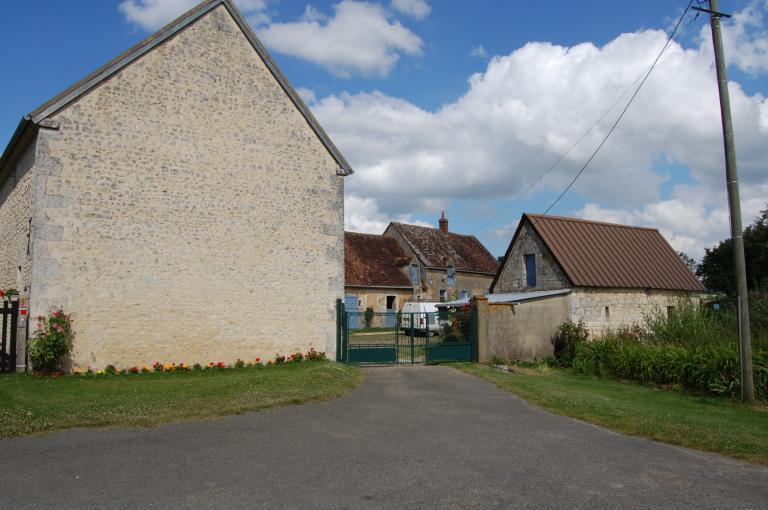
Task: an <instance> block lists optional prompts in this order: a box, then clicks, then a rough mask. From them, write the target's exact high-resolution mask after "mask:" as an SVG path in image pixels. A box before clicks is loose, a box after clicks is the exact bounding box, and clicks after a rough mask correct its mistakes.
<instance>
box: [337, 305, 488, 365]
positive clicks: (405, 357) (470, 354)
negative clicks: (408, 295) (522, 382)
mask: <svg viewBox="0 0 768 510" xmlns="http://www.w3.org/2000/svg"><path fill="white" fill-rule="evenodd" d="M336 318H337V331H336V333H337V335H336V336H337V341H336V359H337V361H342V362H344V363H356V364H357V363H370V364H416V363H440V362H446V361H474V360H476V359H477V355H476V352H477V334H476V330H477V327H476V326H477V316H476V309H475V308H473V307H469V306H466V307H461V308H456V309H445V310H442V311H440V312H437V313H401V312H386V313H374V312H371V311H370V310H369V311H367V312H360V311H348V310H346V308H345V306H344V303H342V302H341V300H339V301H338V302H337V316H336Z"/></svg>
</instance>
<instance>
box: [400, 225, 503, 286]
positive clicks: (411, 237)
mask: <svg viewBox="0 0 768 510" xmlns="http://www.w3.org/2000/svg"><path fill="white" fill-rule="evenodd" d="M390 225H391V226H392V227H393V228H395V229H396V230H397V231H398V232H399V233H400V235H402V236H403V239H405V241H406V242H407V243H408V244H409V245H410V246H411V248H412V249H413V251H414V252H415V253H416V256H417V257H419V260H421V262H422V263H423V264H425V265H426V266H429V267H446V266H447V265H448V263H449V261H450V260H453V267H454V268H455V269H456V270H457V271H473V272H477V273H488V274H495V273H496V270H497V269H498V267H499V263H498V261H497V260H496V257H494V256H493V255H491V253H490V252H489V251H488V250H486V249H485V246H483V244H482V243H481V242H480V241H478V240H477V238H476V237H475V236H467V235H461V234H454V233H453V232H448V233H445V232H441V231H440V230H439V229H436V228H429V227H420V226H417V225H407V224H405V223H391V224H390Z"/></svg>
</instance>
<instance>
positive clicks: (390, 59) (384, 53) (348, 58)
mask: <svg viewBox="0 0 768 510" xmlns="http://www.w3.org/2000/svg"><path fill="white" fill-rule="evenodd" d="M259 37H261V38H262V40H263V41H264V42H265V43H266V44H267V45H268V46H269V47H270V48H271V49H273V50H275V51H277V52H280V53H284V54H287V55H292V56H295V57H298V58H302V59H304V60H308V61H310V62H314V63H316V64H319V65H321V66H323V67H325V68H326V69H328V70H329V71H330V72H331V73H333V74H335V75H337V76H344V77H346V76H350V75H352V74H355V73H359V74H362V75H364V76H374V75H379V76H386V75H387V74H389V72H390V71H391V70H392V68H393V67H394V65H395V64H396V63H397V61H398V60H399V58H400V55H401V54H408V55H419V54H421V47H422V40H421V39H420V38H419V37H418V36H417V35H416V34H414V33H413V32H411V31H410V30H408V29H407V28H405V27H404V26H402V25H401V24H400V23H399V22H398V21H396V20H391V19H389V18H388V17H387V13H386V12H385V11H384V9H382V8H381V6H379V5H377V4H369V3H363V2H356V1H352V0H343V1H342V2H340V3H338V4H336V5H334V15H333V17H330V18H328V19H327V20H322V19H319V18H318V16H317V12H316V11H314V10H313V11H312V15H311V16H310V17H309V18H307V16H306V13H305V17H304V19H302V20H300V21H296V22H291V23H273V24H271V25H269V26H266V27H264V28H262V29H260V30H259Z"/></svg>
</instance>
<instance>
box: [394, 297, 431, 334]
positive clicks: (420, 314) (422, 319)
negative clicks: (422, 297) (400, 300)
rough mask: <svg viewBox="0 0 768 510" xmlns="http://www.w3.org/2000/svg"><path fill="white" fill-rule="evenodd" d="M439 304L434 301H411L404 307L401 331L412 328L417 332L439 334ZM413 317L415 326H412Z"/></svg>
mask: <svg viewBox="0 0 768 510" xmlns="http://www.w3.org/2000/svg"><path fill="white" fill-rule="evenodd" d="M437 304H438V302H434V301H409V302H407V303H405V304H404V305H403V310H402V312H401V314H400V329H402V330H403V331H407V330H410V329H411V327H413V328H416V330H421V331H426V330H429V332H430V333H434V334H437V333H438V332H439V331H440V325H439V324H438V320H437ZM411 317H413V322H414V324H413V325H411Z"/></svg>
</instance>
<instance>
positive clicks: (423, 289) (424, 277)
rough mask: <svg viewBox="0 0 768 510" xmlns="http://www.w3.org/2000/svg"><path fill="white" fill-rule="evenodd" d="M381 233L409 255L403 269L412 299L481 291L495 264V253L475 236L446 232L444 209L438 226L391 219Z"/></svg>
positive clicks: (487, 284)
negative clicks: (407, 262)
mask: <svg viewBox="0 0 768 510" xmlns="http://www.w3.org/2000/svg"><path fill="white" fill-rule="evenodd" d="M384 236H386V237H391V238H393V239H395V240H396V241H397V244H398V245H399V246H400V248H401V249H402V250H403V252H404V253H405V255H406V256H407V257H409V259H410V263H409V264H408V265H407V266H405V267H404V271H406V274H407V275H408V278H409V280H410V282H411V285H412V289H413V300H414V301H446V300H451V299H461V298H466V297H472V296H478V295H484V294H485V293H487V292H488V289H489V287H490V285H491V282H492V281H493V278H494V275H495V274H496V270H497V269H498V266H499V264H498V261H497V260H496V257H494V256H493V255H491V253H490V252H489V251H488V250H487V249H486V248H485V246H483V244H482V243H481V242H480V241H479V240H478V239H477V238H476V237H475V236H472V235H463V234H456V233H454V232H450V231H449V230H448V219H447V218H446V217H445V213H443V214H442V217H441V218H440V222H439V228H429V227H422V226H418V225H407V224H405V223H394V222H393V223H390V224H389V226H387V228H386V230H385V231H384Z"/></svg>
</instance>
